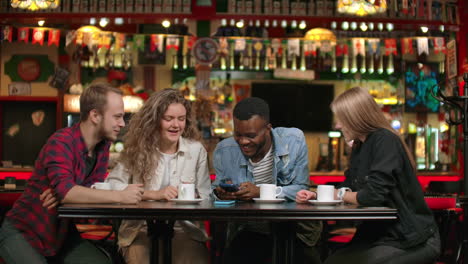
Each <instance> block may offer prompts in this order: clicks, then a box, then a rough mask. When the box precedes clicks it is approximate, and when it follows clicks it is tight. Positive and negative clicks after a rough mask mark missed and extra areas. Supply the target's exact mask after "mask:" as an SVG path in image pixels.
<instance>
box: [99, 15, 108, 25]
mask: <svg viewBox="0 0 468 264" xmlns="http://www.w3.org/2000/svg"><path fill="white" fill-rule="evenodd" d="M107 24H109V19H108V18H105V17H103V18H101V19H100V20H99V25H100V26H101V27H106V26H107Z"/></svg>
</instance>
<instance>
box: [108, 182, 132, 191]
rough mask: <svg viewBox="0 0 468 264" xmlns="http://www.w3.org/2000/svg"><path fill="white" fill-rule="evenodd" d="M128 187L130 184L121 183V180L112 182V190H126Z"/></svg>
mask: <svg viewBox="0 0 468 264" xmlns="http://www.w3.org/2000/svg"><path fill="white" fill-rule="evenodd" d="M127 187H128V184H126V183H121V182H113V183H111V188H112V190H116V191H122V190H125V188H127Z"/></svg>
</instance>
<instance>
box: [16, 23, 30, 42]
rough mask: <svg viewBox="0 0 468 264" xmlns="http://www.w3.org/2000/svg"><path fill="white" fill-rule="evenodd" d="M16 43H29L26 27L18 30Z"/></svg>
mask: <svg viewBox="0 0 468 264" xmlns="http://www.w3.org/2000/svg"><path fill="white" fill-rule="evenodd" d="M18 41H20V42H21V41H23V42H25V43H28V41H29V28H27V27H22V28H18Z"/></svg>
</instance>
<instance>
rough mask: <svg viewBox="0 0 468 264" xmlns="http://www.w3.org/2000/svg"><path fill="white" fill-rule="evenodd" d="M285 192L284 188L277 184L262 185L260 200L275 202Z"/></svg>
mask: <svg viewBox="0 0 468 264" xmlns="http://www.w3.org/2000/svg"><path fill="white" fill-rule="evenodd" d="M282 192H283V187H281V186H276V185H275V184H260V200H273V199H276V197H277V196H278V195H280V194H281V193H282Z"/></svg>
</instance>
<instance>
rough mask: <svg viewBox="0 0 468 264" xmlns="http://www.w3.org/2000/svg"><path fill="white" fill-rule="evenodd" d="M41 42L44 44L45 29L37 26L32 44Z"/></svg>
mask: <svg viewBox="0 0 468 264" xmlns="http://www.w3.org/2000/svg"><path fill="white" fill-rule="evenodd" d="M36 43H38V44H40V45H41V46H42V45H44V29H43V28H35V29H33V36H32V44H36Z"/></svg>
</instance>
